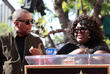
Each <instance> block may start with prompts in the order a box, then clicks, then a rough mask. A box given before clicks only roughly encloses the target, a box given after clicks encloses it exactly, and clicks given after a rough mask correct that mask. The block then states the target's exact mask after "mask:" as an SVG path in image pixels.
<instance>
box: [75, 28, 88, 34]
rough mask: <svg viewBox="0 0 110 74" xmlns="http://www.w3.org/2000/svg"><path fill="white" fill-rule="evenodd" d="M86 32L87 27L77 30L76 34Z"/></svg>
mask: <svg viewBox="0 0 110 74" xmlns="http://www.w3.org/2000/svg"><path fill="white" fill-rule="evenodd" d="M86 30H87V28H86V27H80V28H75V29H74V33H78V32H80V33H85V31H86Z"/></svg>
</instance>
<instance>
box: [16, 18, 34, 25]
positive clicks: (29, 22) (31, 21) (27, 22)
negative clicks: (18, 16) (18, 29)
mask: <svg viewBox="0 0 110 74" xmlns="http://www.w3.org/2000/svg"><path fill="white" fill-rule="evenodd" d="M16 21H19V22H25V24H26V25H29V24H33V23H34V20H33V19H32V20H16Z"/></svg>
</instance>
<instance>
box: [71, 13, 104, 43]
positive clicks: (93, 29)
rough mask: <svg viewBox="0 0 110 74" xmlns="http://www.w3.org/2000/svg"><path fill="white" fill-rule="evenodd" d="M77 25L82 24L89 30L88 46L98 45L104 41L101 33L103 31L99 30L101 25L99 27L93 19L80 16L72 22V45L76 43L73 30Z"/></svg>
mask: <svg viewBox="0 0 110 74" xmlns="http://www.w3.org/2000/svg"><path fill="white" fill-rule="evenodd" d="M78 23H80V24H83V25H84V26H85V27H87V29H88V30H89V36H90V40H89V43H90V44H93V43H97V42H98V43H99V42H102V41H103V40H104V33H103V30H102V29H101V25H99V24H98V23H97V22H96V21H95V20H94V19H93V17H89V16H87V15H81V16H79V17H78V18H77V19H76V20H75V21H74V23H73V24H72V26H71V30H70V33H71V39H72V41H71V42H72V43H75V42H76V43H77V41H76V40H75V36H74V29H75V27H76V26H77V24H78Z"/></svg>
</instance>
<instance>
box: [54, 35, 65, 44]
mask: <svg viewBox="0 0 110 74" xmlns="http://www.w3.org/2000/svg"><path fill="white" fill-rule="evenodd" d="M53 40H54V43H57V44H60V43H62V42H63V38H62V36H58V35H54V37H53Z"/></svg>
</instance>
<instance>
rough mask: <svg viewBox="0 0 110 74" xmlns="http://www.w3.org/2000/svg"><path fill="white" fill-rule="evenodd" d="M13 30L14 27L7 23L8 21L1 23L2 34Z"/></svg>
mask: <svg viewBox="0 0 110 74" xmlns="http://www.w3.org/2000/svg"><path fill="white" fill-rule="evenodd" d="M11 30H12V28H11V27H9V25H8V24H6V23H1V24H0V34H2V33H5V32H8V31H11Z"/></svg>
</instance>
